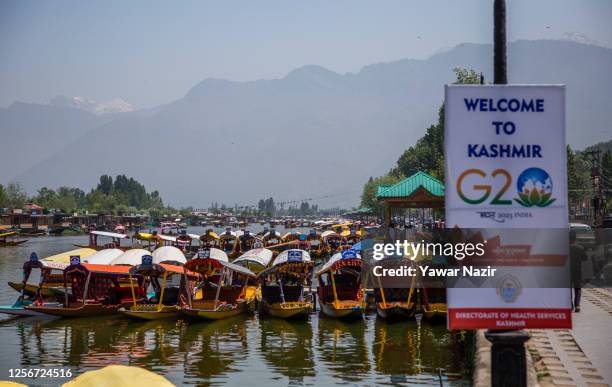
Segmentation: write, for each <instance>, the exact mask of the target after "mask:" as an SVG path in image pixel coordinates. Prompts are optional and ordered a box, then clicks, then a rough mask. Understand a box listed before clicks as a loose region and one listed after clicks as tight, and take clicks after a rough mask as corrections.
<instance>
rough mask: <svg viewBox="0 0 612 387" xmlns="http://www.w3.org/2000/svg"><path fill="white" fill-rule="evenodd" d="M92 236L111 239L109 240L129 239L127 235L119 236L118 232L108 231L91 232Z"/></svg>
mask: <svg viewBox="0 0 612 387" xmlns="http://www.w3.org/2000/svg"><path fill="white" fill-rule="evenodd" d="M89 233H90V234H92V235H98V236H105V237H109V238H117V239H127V238H129V236H128V235H126V234H119V233H116V232H107V231H97V230H93V231H90V232H89Z"/></svg>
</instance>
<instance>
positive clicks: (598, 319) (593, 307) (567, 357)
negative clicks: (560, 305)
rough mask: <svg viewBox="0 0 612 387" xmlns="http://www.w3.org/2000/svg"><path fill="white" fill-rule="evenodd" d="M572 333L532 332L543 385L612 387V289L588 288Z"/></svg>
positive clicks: (533, 352) (531, 349) (532, 348)
mask: <svg viewBox="0 0 612 387" xmlns="http://www.w3.org/2000/svg"><path fill="white" fill-rule="evenodd" d="M572 316H573V329H571V330H544V329H542V330H531V331H530V334H531V339H530V340H529V341H528V342H527V349H528V351H529V352H530V354H531V358H532V360H533V366H534V368H535V370H536V375H537V376H538V381H539V384H540V386H542V387H545V386H568V387H569V386H589V387H604V386H612V356H611V353H612V350H611V348H612V332H611V331H610V330H611V329H612V290H611V289H607V288H584V289H583V290H582V303H581V312H580V313H573V315H572Z"/></svg>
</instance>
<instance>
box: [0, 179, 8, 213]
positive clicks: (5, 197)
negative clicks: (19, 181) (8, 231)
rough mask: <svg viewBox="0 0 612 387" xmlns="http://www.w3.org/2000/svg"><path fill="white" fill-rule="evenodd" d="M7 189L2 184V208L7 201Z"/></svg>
mask: <svg viewBox="0 0 612 387" xmlns="http://www.w3.org/2000/svg"><path fill="white" fill-rule="evenodd" d="M7 200H8V199H7V196H6V189H5V188H4V186H3V185H2V184H0V208H4V207H5V206H6V202H7Z"/></svg>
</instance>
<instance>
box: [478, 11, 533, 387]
mask: <svg viewBox="0 0 612 387" xmlns="http://www.w3.org/2000/svg"><path fill="white" fill-rule="evenodd" d="M506 59H507V58H506V1H505V0H494V5H493V62H494V70H493V71H494V82H495V84H502V85H505V84H507V83H508V67H507V62H506ZM485 337H486V338H487V340H489V341H490V342H491V344H492V346H491V385H492V386H508V387H510V386H515V387H527V359H526V355H525V347H524V343H525V342H526V341H527V340H529V334H528V333H527V332H525V331H524V330H516V329H511V330H488V331H487V332H486V334H485Z"/></svg>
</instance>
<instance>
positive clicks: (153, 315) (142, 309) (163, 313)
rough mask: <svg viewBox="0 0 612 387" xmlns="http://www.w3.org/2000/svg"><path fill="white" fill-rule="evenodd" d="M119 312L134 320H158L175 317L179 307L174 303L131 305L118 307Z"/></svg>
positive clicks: (179, 309) (179, 310)
mask: <svg viewBox="0 0 612 387" xmlns="http://www.w3.org/2000/svg"><path fill="white" fill-rule="evenodd" d="M118 312H119V313H121V314H123V315H125V316H127V317H130V318H133V319H135V320H160V319H164V318H175V317H177V316H178V315H179V313H180V312H181V308H180V307H179V306H176V305H163V306H162V307H161V308H159V307H158V305H137V306H136V307H134V306H133V305H132V306H130V307H127V308H120V309H119V310H118Z"/></svg>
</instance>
